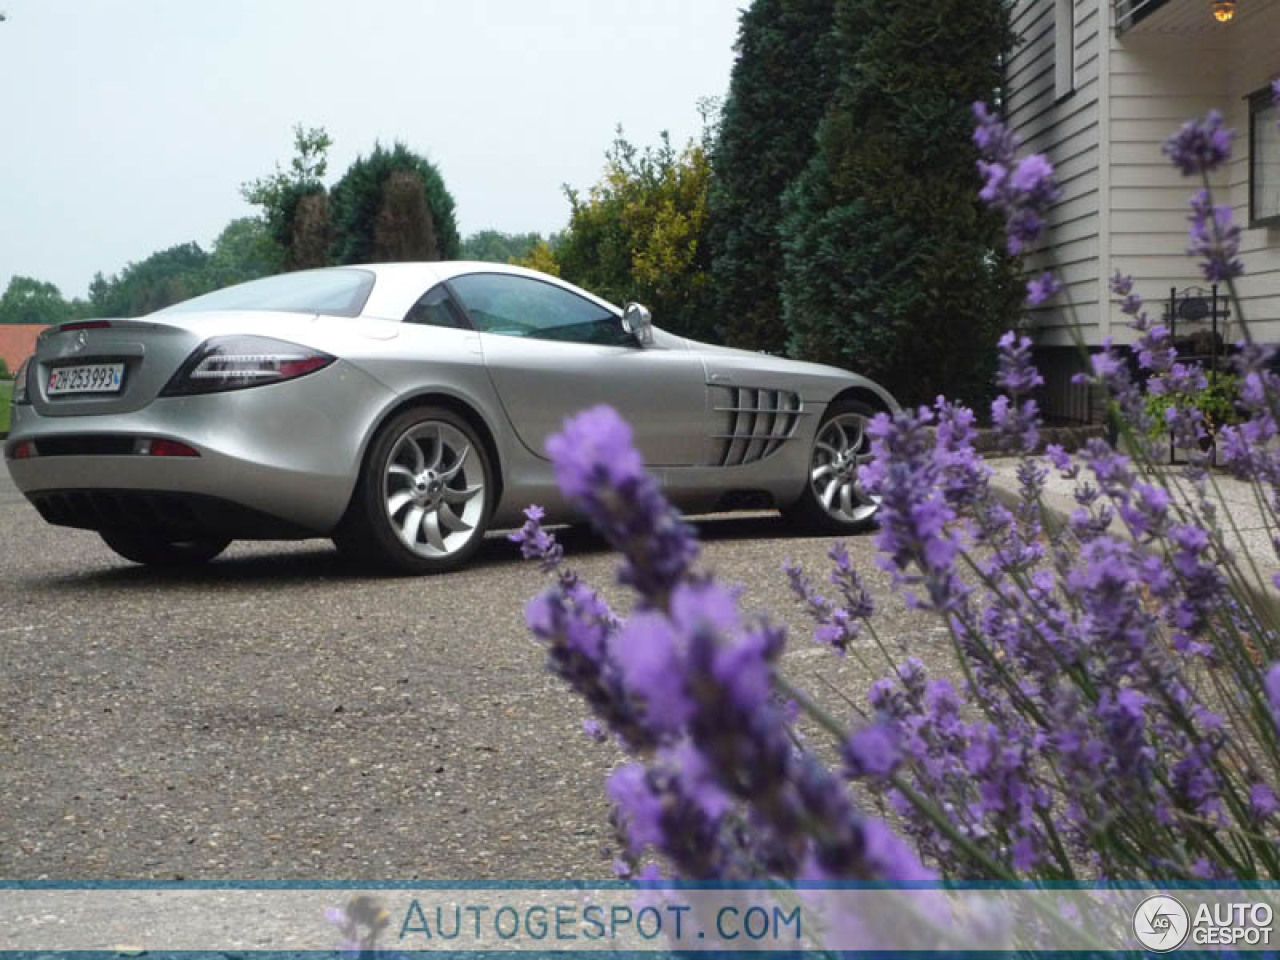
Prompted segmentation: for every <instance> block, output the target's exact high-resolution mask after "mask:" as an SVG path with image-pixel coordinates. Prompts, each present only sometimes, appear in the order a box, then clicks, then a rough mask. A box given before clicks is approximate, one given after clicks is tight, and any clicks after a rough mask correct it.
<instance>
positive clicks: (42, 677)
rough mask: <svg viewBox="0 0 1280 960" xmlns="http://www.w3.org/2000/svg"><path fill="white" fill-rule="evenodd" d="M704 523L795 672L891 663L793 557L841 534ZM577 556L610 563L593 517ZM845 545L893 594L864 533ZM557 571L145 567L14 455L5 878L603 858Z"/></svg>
mask: <svg viewBox="0 0 1280 960" xmlns="http://www.w3.org/2000/svg"><path fill="white" fill-rule="evenodd" d="M702 529H703V533H704V537H705V539H706V541H707V543H706V547H705V554H704V560H705V562H706V564H707V565H708V566H709V567H711V568H712V569H714V570H716V571H717V572H718V573H719V574H720V575H722V576H723V577H724V578H725V579H726V580H729V581H733V582H737V583H741V584H743V585H744V586H745V587H746V593H745V596H744V602H745V604H746V605H747V606H748V607H752V608H757V609H759V608H770V609H772V610H774V611H775V612H776V613H777V615H778V617H779V618H780V619H782V620H783V621H784V622H787V623H789V624H790V625H791V626H792V627H793V634H792V635H793V641H792V649H791V651H790V652H789V653H788V655H787V656H788V661H787V670H788V673H789V674H790V675H792V676H793V677H794V678H795V679H796V680H797V681H798V682H800V683H801V684H802V685H804V686H806V687H808V688H809V689H811V690H813V691H814V692H815V693H817V694H818V695H819V696H820V697H822V698H824V699H827V700H828V702H830V703H831V704H832V705H833V706H834V708H835V709H837V710H839V711H840V712H841V714H847V713H848V712H849V708H848V707H847V705H845V704H844V703H843V702H842V700H841V699H840V698H841V696H843V695H846V694H847V695H849V696H853V697H858V698H861V696H862V694H863V693H864V692H865V690H866V687H867V686H868V685H869V683H870V681H871V680H872V679H874V678H875V676H879V675H880V674H881V673H882V672H883V671H882V670H881V669H880V668H879V667H878V666H877V667H876V669H875V671H874V673H869V672H867V671H866V670H865V669H863V668H861V667H860V666H858V664H857V663H855V662H854V660H853V659H852V658H851V659H849V660H846V661H837V660H836V659H835V658H834V657H833V656H832V655H831V654H829V653H828V652H826V651H825V650H821V649H818V648H816V647H814V646H813V645H812V643H811V642H810V641H809V640H808V629H807V624H806V623H805V621H804V619H803V617H802V615H801V613H800V611H799V610H798V608H797V607H796V605H795V604H794V602H792V600H791V599H790V594H789V593H788V591H787V590H786V585H785V578H784V577H783V576H782V575H781V573H780V572H779V567H780V565H781V563H782V561H783V559H784V558H786V557H791V558H793V559H795V560H797V561H799V562H802V563H803V564H804V565H805V566H806V567H808V568H811V569H812V570H814V571H815V572H816V573H818V574H819V575H820V576H821V575H825V574H824V570H823V568H824V559H825V558H824V554H825V551H826V549H827V547H828V546H829V542H828V541H826V540H822V539H794V538H791V537H790V535H789V530H788V528H787V527H786V526H785V525H784V524H783V523H782V522H781V521H780V520H778V519H776V518H774V517H772V516H765V515H760V516H739V517H734V518H730V519H717V520H712V521H708V522H707V523H705V524H704V525H703V527H702ZM566 549H567V551H568V553H569V556H570V559H571V562H572V563H573V564H574V565H575V566H576V567H577V568H578V569H580V570H582V571H583V572H584V573H586V574H587V575H588V577H589V578H590V579H591V580H592V581H593V582H595V583H597V584H601V585H603V584H611V583H612V560H611V558H610V556H609V555H608V554H607V553H606V552H604V551H603V550H602V548H601V546H600V545H599V543H598V542H597V541H595V540H594V538H592V537H590V536H589V535H587V534H584V533H579V532H577V531H570V533H569V535H568V536H567V538H566ZM851 551H852V552H853V554H854V556H855V558H856V560H857V562H858V565H859V567H860V568H862V569H863V570H865V571H866V572H867V575H868V577H869V580H870V582H871V583H872V584H873V586H874V588H875V592H876V594H877V597H878V598H881V599H883V598H884V597H885V596H886V593H887V579H886V578H885V576H884V575H883V574H881V573H880V572H879V571H877V570H875V569H874V566H873V563H872V552H873V547H872V544H871V538H870V537H860V538H858V539H856V540H854V541H853V542H852V543H851ZM542 582H543V581H542V577H541V575H540V574H539V573H538V572H537V571H536V569H534V568H533V567H532V566H530V565H526V564H523V563H522V562H520V561H519V560H518V559H517V558H516V554H515V548H514V547H513V546H512V545H511V544H509V543H507V542H505V541H504V540H502V539H500V538H497V537H494V538H492V539H491V541H490V542H488V543H486V544H485V545H484V548H483V549H482V552H481V553H480V555H479V557H478V559H477V562H475V563H473V564H472V565H471V566H470V567H469V568H467V569H465V570H463V571H460V572H457V573H454V574H451V575H448V576H444V577H435V578H424V579H385V578H376V577H371V576H366V575H363V574H361V573H360V572H359V571H356V570H353V569H351V568H349V567H347V566H345V565H344V564H343V563H342V562H341V561H340V560H339V558H338V556H337V554H336V553H335V552H334V551H333V550H332V549H331V548H330V547H329V546H328V544H327V543H326V542H323V541H311V542H304V543H300V544H275V543H272V544H245V545H235V546H233V547H232V549H231V550H230V551H228V553H227V554H226V555H225V556H224V557H223V558H221V559H219V560H218V561H216V562H214V563H212V564H210V565H209V566H207V567H205V568H203V569H199V570H196V571H194V572H182V573H166V572H157V571H151V570H146V569H143V568H139V567H134V566H132V565H129V564H126V563H125V562H124V561H120V560H118V559H117V558H116V557H115V555H114V554H112V553H111V552H110V551H108V550H107V548H106V547H105V546H103V545H102V544H101V542H100V541H99V540H98V538H97V536H96V535H94V534H90V533H85V532H82V531H73V530H65V529H62V528H54V527H50V526H47V525H46V524H45V523H44V522H43V521H42V520H40V518H39V516H38V515H37V514H36V512H35V511H34V509H32V508H31V507H30V506H29V505H27V504H26V503H25V501H23V500H22V499H21V498H20V497H19V496H17V494H16V492H15V491H14V490H13V487H12V485H11V484H10V483H9V481H8V478H7V476H5V475H4V474H3V472H2V471H0V662H3V664H4V668H3V671H2V672H0V810H3V813H0V877H4V878H9V879H30V878H46V877H47V878H54V879H76V880H85V879H108V878H127V879H175V878H185V879H189V880H194V879H209V880H213V879H343V880H348V879H349V880H378V879H395V880H414V879H431V880H459V881H462V880H476V879H490V878H506V879H527V880H554V879H569V878H582V879H592V878H604V877H609V876H611V871H610V866H609V865H610V862H611V860H612V857H613V849H612V839H611V831H610V828H609V826H608V820H607V807H606V804H605V802H604V800H603V799H602V790H601V785H602V782H603V780H604V777H605V776H606V775H607V773H608V771H609V770H610V769H611V768H612V766H613V765H614V764H616V763H617V762H618V760H619V755H618V754H617V752H616V751H615V750H614V749H613V748H612V747H607V746H600V745H597V744H595V743H592V742H591V741H590V740H588V739H587V738H586V736H585V735H584V734H583V733H582V732H581V722H582V719H583V718H584V716H585V713H584V711H583V709H582V707H581V706H580V704H579V703H578V701H577V700H576V699H575V698H574V697H572V696H571V695H569V694H567V693H566V692H565V691H564V689H563V688H562V687H561V685H560V683H559V681H558V680H556V679H555V678H553V677H551V676H550V675H548V674H547V673H546V672H545V670H544V668H543V655H542V652H541V650H540V649H539V648H538V647H537V646H536V645H535V644H534V643H533V641H532V640H531V639H530V637H529V634H528V633H527V631H526V630H525V628H524V625H523V619H522V608H523V605H524V602H525V601H526V600H527V598H528V597H530V596H531V595H532V594H533V593H534V592H536V591H537V590H538V589H539V588H540V587H541V585H542ZM614 598H615V600H616V601H617V602H618V603H619V605H620V606H625V602H624V599H623V598H622V597H621V596H619V595H617V594H614ZM885 606H886V607H887V609H886V611H885V615H884V617H883V618H882V622H881V631H882V634H883V635H885V636H887V637H889V638H890V639H891V640H893V641H895V642H899V643H900V644H901V645H902V646H903V647H904V649H907V650H910V652H911V653H913V654H915V655H919V656H923V657H925V659H926V660H936V659H937V657H938V656H939V655H941V656H944V657H945V651H944V648H943V637H942V636H941V635H940V634H939V633H938V631H937V628H936V625H935V624H934V622H933V621H931V620H928V619H923V618H920V617H918V616H914V615H908V614H905V613H903V612H902V610H901V605H900V604H899V603H897V602H896V601H889V602H887V603H885Z"/></svg>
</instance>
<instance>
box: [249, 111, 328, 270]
mask: <svg viewBox="0 0 1280 960" xmlns="http://www.w3.org/2000/svg"><path fill="white" fill-rule="evenodd" d="M331 146H333V138H332V137H330V136H329V134H328V133H327V132H326V131H325V129H324V127H304V126H303V125H302V124H300V123H299V124H295V125H294V128H293V148H294V155H293V159H292V160H290V161H289V169H288V170H287V171H286V170H282V169H280V165H279V164H276V170H275V173H273V174H271V175H270V176H266V177H259V178H258V179H257V180H251V181H248V182H247V183H244V184H242V185H241V187H240V193H241V195H242V196H243V197H244V198H245V200H247V201H248V202H249V203H252V204H254V205H255V206H259V207H261V208H262V217H263V220H264V221H265V223H266V227H267V232H268V234H269V236H270V239H271V242H272V243H273V244H274V246H275V248H276V250H275V253H274V254H273V255H272V256H271V259H272V260H273V261H274V262H275V263H277V264H279V265H282V266H284V267H285V268H287V269H291V270H296V269H300V268H301V267H316V266H325V265H327V264H328V262H329V259H328V254H327V252H326V253H324V254H321V255H317V253H316V250H317V244H318V243H319V244H322V245H321V246H319V249H321V250H326V251H327V248H328V244H329V230H330V228H329V226H328V220H327V215H328V204H327V201H324V202H322V201H319V200H314V199H309V198H313V197H315V196H317V195H323V194H324V193H325V186H324V175H325V172H326V171H327V170H328V169H329V159H328V156H329V148H330V147H331ZM299 221H301V222H299ZM317 238H319V240H318V239H317ZM295 246H300V249H298V250H295Z"/></svg>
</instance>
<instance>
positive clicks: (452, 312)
mask: <svg viewBox="0 0 1280 960" xmlns="http://www.w3.org/2000/svg"><path fill="white" fill-rule="evenodd" d="M403 322H404V323H420V324H422V325H423V326H427V327H456V328H457V329H459V330H467V329H470V327H469V325H468V323H467V320H466V318H465V317H464V316H463V315H462V311H461V310H459V309H458V308H457V307H456V306H455V305H454V303H453V301H452V300H451V299H449V291H448V290H446V289H445V286H444V284H443V283H437V284H436V285H435V286H434V287H432V288H431V289H430V290H428V291H427V292H426V293H424V294H423V295H422V296H421V297H420V298H419V299H418V302H417V303H415V304H414V305H413V306H412V307H410V308H409V312H408V313H406V314H405V315H404V321H403Z"/></svg>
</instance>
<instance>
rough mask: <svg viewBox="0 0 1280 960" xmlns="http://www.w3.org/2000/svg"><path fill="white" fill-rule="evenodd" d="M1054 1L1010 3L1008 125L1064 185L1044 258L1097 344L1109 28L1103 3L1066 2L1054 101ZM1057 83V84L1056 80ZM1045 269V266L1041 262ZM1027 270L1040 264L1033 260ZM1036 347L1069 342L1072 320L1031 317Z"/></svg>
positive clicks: (1056, 312)
mask: <svg viewBox="0 0 1280 960" xmlns="http://www.w3.org/2000/svg"><path fill="white" fill-rule="evenodd" d="M1060 6H1061V5H1060V4H1059V3H1058V2H1057V0H1016V2H1015V3H1014V10H1013V26H1014V30H1015V32H1016V33H1017V34H1018V36H1019V37H1020V38H1021V43H1020V44H1019V45H1018V46H1017V48H1016V49H1015V50H1014V53H1013V56H1012V57H1011V59H1010V63H1009V71H1008V89H1009V100H1008V104H1007V114H1008V118H1009V123H1010V126H1011V127H1012V129H1013V130H1014V132H1015V133H1017V135H1018V137H1019V138H1020V139H1021V140H1022V142H1023V149H1024V151H1026V152H1034V153H1045V154H1047V155H1048V157H1049V159H1050V160H1051V161H1052V162H1053V164H1054V167H1055V168H1056V170H1057V173H1058V181H1059V183H1060V184H1061V186H1062V190H1063V195H1062V200H1061V201H1060V202H1059V203H1058V204H1057V206H1056V207H1055V208H1054V210H1053V211H1052V213H1051V216H1050V221H1049V222H1050V229H1049V231H1048V236H1047V244H1046V254H1047V253H1048V251H1050V250H1051V252H1052V262H1053V264H1054V266H1055V267H1056V268H1057V269H1058V270H1059V272H1060V274H1061V276H1062V278H1063V280H1064V282H1065V284H1066V294H1067V296H1068V297H1069V298H1070V301H1071V303H1073V304H1074V305H1075V322H1078V323H1079V324H1080V326H1081V327H1082V329H1083V330H1084V332H1085V333H1086V335H1087V336H1089V337H1090V339H1096V336H1097V334H1096V331H1097V328H1098V322H1099V313H1098V302H1099V287H1098V283H1099V276H1100V269H1099V263H1100V259H1099V258H1100V255H1101V250H1100V245H1099V232H1100V230H1101V229H1102V226H1103V221H1104V220H1105V217H1106V212H1107V211H1105V210H1103V209H1102V208H1101V204H1100V202H1099V197H1100V191H1101V190H1102V189H1103V186H1104V183H1103V181H1104V179H1105V178H1104V177H1103V176H1100V169H1099V156H1100V142H1099V140H1100V138H1099V121H1100V118H1101V117H1102V116H1103V115H1104V114H1105V111H1102V110H1100V102H1099V97H1100V91H1101V90H1102V89H1103V87H1104V84H1103V82H1102V81H1103V80H1104V79H1105V78H1104V77H1102V76H1101V64H1102V63H1103V59H1104V58H1103V57H1102V56H1101V54H1102V53H1103V52H1104V51H1103V48H1102V45H1101V38H1102V37H1103V36H1105V35H1106V34H1107V32H1108V29H1109V20H1108V21H1106V22H1104V21H1103V17H1102V13H1103V11H1106V13H1107V16H1108V17H1109V16H1110V12H1109V11H1110V4H1109V2H1107V0H1072V3H1071V5H1070V9H1072V10H1073V11H1074V19H1075V31H1074V32H1075V37H1074V39H1075V58H1074V59H1075V70H1074V74H1075V76H1074V86H1075V90H1074V92H1072V93H1070V94H1068V95H1066V96H1065V97H1058V96H1056V95H1055V71H1056V69H1057V64H1056V62H1055V50H1054V48H1055V42H1054V41H1055V24H1054V19H1055V11H1056V9H1058V8H1059V7H1060ZM1059 79H1060V77H1059ZM1046 263H1047V260H1046ZM1029 266H1030V267H1031V268H1037V267H1039V266H1040V263H1039V262H1037V258H1034V257H1033V258H1031V260H1030V262H1029ZM1035 321H1036V327H1037V331H1038V332H1037V342H1038V343H1039V344H1040V345H1042V346H1053V345H1067V344H1069V343H1070V342H1071V338H1070V333H1069V327H1068V324H1069V323H1071V322H1072V319H1071V317H1070V315H1069V314H1068V313H1067V312H1066V311H1064V310H1062V309H1060V308H1055V309H1052V310H1044V311H1040V312H1039V313H1038V315H1037V316H1036V318H1035Z"/></svg>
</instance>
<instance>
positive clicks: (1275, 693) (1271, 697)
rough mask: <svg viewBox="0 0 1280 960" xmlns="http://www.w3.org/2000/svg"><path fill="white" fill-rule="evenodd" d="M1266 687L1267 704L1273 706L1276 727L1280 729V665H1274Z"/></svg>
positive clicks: (1268, 675) (1268, 673) (1272, 713)
mask: <svg viewBox="0 0 1280 960" xmlns="http://www.w3.org/2000/svg"><path fill="white" fill-rule="evenodd" d="M1265 686H1266V690H1267V703H1269V704H1271V715H1272V717H1274V718H1275V721H1276V726H1278V727H1280V663H1273V664H1272V665H1271V669H1270V670H1268V671H1267V679H1266V681H1265Z"/></svg>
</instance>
